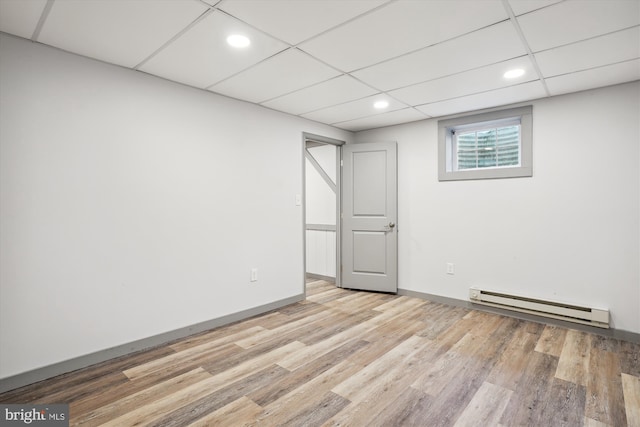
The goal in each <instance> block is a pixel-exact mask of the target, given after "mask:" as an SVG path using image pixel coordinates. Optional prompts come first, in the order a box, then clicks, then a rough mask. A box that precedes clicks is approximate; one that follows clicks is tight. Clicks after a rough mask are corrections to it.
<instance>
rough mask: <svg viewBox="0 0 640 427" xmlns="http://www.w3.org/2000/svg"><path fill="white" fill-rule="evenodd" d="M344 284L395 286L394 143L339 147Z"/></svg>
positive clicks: (391, 288)
mask: <svg viewBox="0 0 640 427" xmlns="http://www.w3.org/2000/svg"><path fill="white" fill-rule="evenodd" d="M342 150H343V151H342V153H343V167H342V179H343V181H342V189H343V190H342V191H343V192H342V200H343V204H342V209H343V210H342V287H343V288H351V289H362V290H368V291H381V292H393V293H395V292H397V290H398V227H397V226H396V221H397V196H396V192H397V175H396V143H395V142H389V143H386V142H385V143H365V144H349V145H344V146H343V148H342Z"/></svg>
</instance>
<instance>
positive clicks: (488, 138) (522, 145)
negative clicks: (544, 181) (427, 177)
mask: <svg viewBox="0 0 640 427" xmlns="http://www.w3.org/2000/svg"><path fill="white" fill-rule="evenodd" d="M531 140H532V107H531V106H528V107H522V108H513V109H509V110H502V111H495V112H491V113H483V114H476V115H473V116H465V117H457V118H454V119H448V120H440V121H439V122H438V168H439V170H438V179H439V180H440V181H453V180H465V179H489V178H514V177H523V176H532V167H531V157H532V150H531Z"/></svg>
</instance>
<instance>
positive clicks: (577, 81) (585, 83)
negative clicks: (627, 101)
mask: <svg viewBox="0 0 640 427" xmlns="http://www.w3.org/2000/svg"><path fill="white" fill-rule="evenodd" d="M634 80H640V59H635V60H632V61H626V62H621V63H618V64H613V65H608V66H606V67H600V68H592V69H590V70H586V71H580V72H577V73H571V74H564V75H562V76H558V77H552V78H550V79H545V82H546V83H547V87H548V88H549V92H551V94H552V95H561V94H564V93H570V92H578V91H581V90H587V89H594V88H597V87H603V86H610V85H614V84H619V83H626V82H631V81H634Z"/></svg>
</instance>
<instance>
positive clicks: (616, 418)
mask: <svg viewBox="0 0 640 427" xmlns="http://www.w3.org/2000/svg"><path fill="white" fill-rule="evenodd" d="M596 341H597V340H595V339H594V340H593V342H596ZM624 405H625V403H624V396H623V392H622V379H621V377H620V361H619V359H618V355H617V354H616V353H612V352H610V351H606V350H602V349H600V348H597V347H595V348H592V349H591V354H590V356H589V376H588V378H587V402H586V407H585V416H587V417H588V418H592V419H594V420H598V421H601V422H603V423H605V424H610V425H614V426H621V425H624V424H625V423H626V415H625V407H624Z"/></svg>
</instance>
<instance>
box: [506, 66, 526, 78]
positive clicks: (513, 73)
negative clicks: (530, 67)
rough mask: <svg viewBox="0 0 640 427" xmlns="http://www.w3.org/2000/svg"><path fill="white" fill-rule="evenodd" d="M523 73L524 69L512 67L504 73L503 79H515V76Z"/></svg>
mask: <svg viewBox="0 0 640 427" xmlns="http://www.w3.org/2000/svg"><path fill="white" fill-rule="evenodd" d="M523 75H524V70H523V69H522V68H514V69H513V70H509V71H507V72H506V73H504V78H505V79H515V78H516V77H520V76H523Z"/></svg>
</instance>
